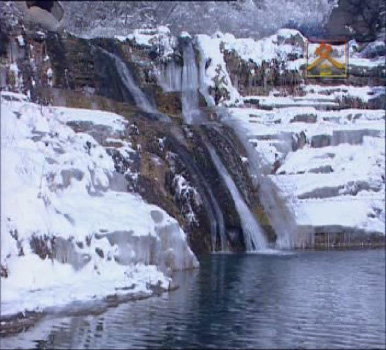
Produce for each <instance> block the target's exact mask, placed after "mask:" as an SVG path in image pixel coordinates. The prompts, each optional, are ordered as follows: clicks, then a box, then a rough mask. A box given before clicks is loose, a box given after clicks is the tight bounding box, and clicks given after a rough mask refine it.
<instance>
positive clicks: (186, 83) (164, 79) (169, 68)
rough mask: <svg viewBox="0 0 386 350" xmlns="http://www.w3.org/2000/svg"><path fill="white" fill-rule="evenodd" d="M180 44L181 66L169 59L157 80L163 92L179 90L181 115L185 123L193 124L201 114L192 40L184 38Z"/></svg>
mask: <svg viewBox="0 0 386 350" xmlns="http://www.w3.org/2000/svg"><path fill="white" fill-rule="evenodd" d="M182 45H183V49H182V55H183V61H184V64H183V66H182V68H181V66H179V65H178V64H177V63H176V62H175V61H174V60H172V61H170V62H169V63H168V64H167V65H166V66H165V67H162V68H161V69H160V72H159V74H158V82H159V84H160V86H161V87H162V89H163V90H164V91H165V92H172V91H178V92H181V102H182V115H183V117H184V120H185V122H186V123H187V124H193V123H194V122H195V121H197V120H198V119H199V118H200V116H201V112H200V110H199V97H198V88H199V87H200V84H199V74H198V67H197V62H196V55H195V52H194V48H193V43H192V40H191V39H187V38H185V39H184V41H183V43H182Z"/></svg>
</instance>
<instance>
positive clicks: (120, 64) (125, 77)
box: [99, 48, 170, 121]
mask: <svg viewBox="0 0 386 350" xmlns="http://www.w3.org/2000/svg"><path fill="white" fill-rule="evenodd" d="M99 49H100V50H101V51H102V52H103V53H104V54H106V55H108V56H109V57H110V58H112V59H113V61H114V63H115V66H116V68H117V72H118V73H119V77H120V79H121V81H122V83H123V85H124V86H125V87H126V89H127V90H128V91H129V92H130V95H131V96H132V97H133V99H134V102H135V104H136V106H137V107H138V108H140V109H141V110H142V111H144V112H146V113H149V114H152V115H155V116H156V117H157V118H158V119H160V120H163V121H170V119H169V117H167V116H166V115H164V114H162V113H160V112H159V111H158V110H157V108H156V107H155V106H154V105H153V104H152V103H151V102H150V101H149V99H148V98H147V96H146V95H145V93H144V92H143V91H142V90H141V89H140V88H139V86H138V85H137V84H136V82H135V79H134V77H133V75H132V74H131V72H130V70H129V68H127V65H126V63H125V62H124V61H123V60H122V59H121V58H120V57H118V56H117V55H114V54H112V53H110V52H108V51H106V50H104V49H102V48H99Z"/></svg>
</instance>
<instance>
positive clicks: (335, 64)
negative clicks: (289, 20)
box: [306, 41, 347, 78]
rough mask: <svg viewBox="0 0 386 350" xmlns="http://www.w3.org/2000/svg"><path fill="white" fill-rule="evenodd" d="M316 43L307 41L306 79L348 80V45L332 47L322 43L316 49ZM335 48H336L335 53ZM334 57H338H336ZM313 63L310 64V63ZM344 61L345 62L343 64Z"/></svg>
mask: <svg viewBox="0 0 386 350" xmlns="http://www.w3.org/2000/svg"><path fill="white" fill-rule="evenodd" d="M315 45H317V44H314V43H309V42H308V41H307V70H306V77H308V78H314V77H315V78H316V77H318V78H319V77H327V78H346V77H347V49H346V46H347V45H346V43H344V44H343V47H342V44H340V45H331V44H326V43H325V42H322V43H321V44H320V45H319V46H317V47H316V49H315ZM333 46H335V47H336V50H335V52H334V50H333ZM334 55H335V56H336V57H334ZM312 59H313V61H312V62H311V63H310V62H309V61H310V60H312ZM342 59H343V60H344V62H342Z"/></svg>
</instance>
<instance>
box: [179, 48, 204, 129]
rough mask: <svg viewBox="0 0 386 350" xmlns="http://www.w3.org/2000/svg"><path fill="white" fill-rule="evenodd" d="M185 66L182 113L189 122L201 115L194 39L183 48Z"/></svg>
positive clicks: (183, 69) (183, 68)
mask: <svg viewBox="0 0 386 350" xmlns="http://www.w3.org/2000/svg"><path fill="white" fill-rule="evenodd" d="M183 57H184V66H183V67H182V86H181V92H182V115H183V116H184V119H185V121H186V122H187V123H188V124H192V122H193V120H194V119H195V118H196V117H198V116H199V115H200V112H199V109H198V91H197V89H198V88H199V82H198V69H197V62H196V55H195V53H194V49H193V44H192V41H191V40H189V41H188V42H187V43H186V44H185V45H184V48H183Z"/></svg>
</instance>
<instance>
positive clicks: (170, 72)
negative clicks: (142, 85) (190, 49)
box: [158, 60, 182, 92]
mask: <svg viewBox="0 0 386 350" xmlns="http://www.w3.org/2000/svg"><path fill="white" fill-rule="evenodd" d="M158 83H159V85H160V86H161V87H162V89H163V90H164V91H165V92H172V91H181V89H182V67H181V66H179V65H178V64H177V63H176V62H175V61H174V60H171V61H170V62H169V63H168V64H167V65H166V66H165V67H163V68H161V70H160V72H159V75H158Z"/></svg>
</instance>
